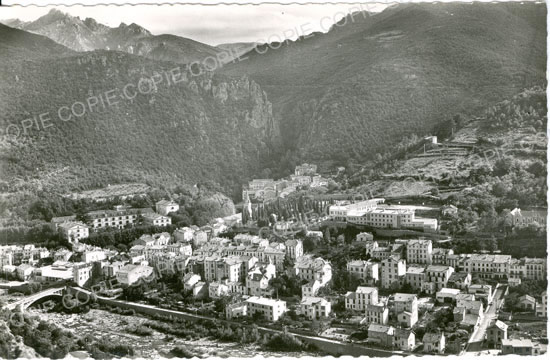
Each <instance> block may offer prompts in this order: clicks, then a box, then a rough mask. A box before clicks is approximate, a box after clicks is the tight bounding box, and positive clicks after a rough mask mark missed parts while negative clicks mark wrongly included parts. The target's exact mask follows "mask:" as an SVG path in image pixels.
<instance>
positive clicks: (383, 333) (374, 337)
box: [367, 323, 395, 348]
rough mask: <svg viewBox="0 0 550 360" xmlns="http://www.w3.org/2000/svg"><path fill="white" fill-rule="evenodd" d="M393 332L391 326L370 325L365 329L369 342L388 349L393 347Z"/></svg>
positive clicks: (393, 329)
mask: <svg viewBox="0 0 550 360" xmlns="http://www.w3.org/2000/svg"><path fill="white" fill-rule="evenodd" d="M394 331H395V328H394V327H393V326H386V325H381V324H376V323H371V324H370V325H369V327H368V329H367V334H368V338H369V340H370V341H371V342H373V343H376V344H378V345H379V346H382V347H385V348H390V347H392V346H393V338H394Z"/></svg>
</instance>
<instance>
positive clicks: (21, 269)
mask: <svg viewBox="0 0 550 360" xmlns="http://www.w3.org/2000/svg"><path fill="white" fill-rule="evenodd" d="M33 271H34V267H32V266H31V265H29V264H21V265H19V266H18V267H17V268H16V273H17V278H18V279H19V280H22V281H26V280H29V279H30V277H31V276H32V273H33Z"/></svg>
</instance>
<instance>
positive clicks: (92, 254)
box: [81, 249, 107, 263]
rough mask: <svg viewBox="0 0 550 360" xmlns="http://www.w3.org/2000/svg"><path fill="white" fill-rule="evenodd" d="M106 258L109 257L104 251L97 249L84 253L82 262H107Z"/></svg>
mask: <svg viewBox="0 0 550 360" xmlns="http://www.w3.org/2000/svg"><path fill="white" fill-rule="evenodd" d="M106 257H107V256H106V255H105V251H104V250H101V249H97V250H88V251H84V252H83V253H82V257H81V259H82V262H85V263H91V262H96V261H101V260H105V258H106Z"/></svg>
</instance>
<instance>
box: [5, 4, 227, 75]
mask: <svg viewBox="0 0 550 360" xmlns="http://www.w3.org/2000/svg"><path fill="white" fill-rule="evenodd" d="M5 24H6V25H8V26H10V25H12V27H16V28H18V29H20V30H25V31H29V32H32V33H35V34H39V35H44V36H47V37H49V38H50V39H52V40H54V41H56V42H57V43H59V44H61V45H64V46H66V47H68V48H70V49H72V50H74V51H79V52H82V51H93V50H119V51H124V52H127V53H130V54H135V55H140V56H144V57H149V58H152V59H156V60H166V61H173V62H177V63H182V64H184V63H191V62H195V61H197V62H200V61H202V60H204V58H206V57H208V56H214V57H215V56H216V54H217V53H218V52H219V49H217V48H216V47H213V46H210V45H207V44H203V43H201V42H198V41H195V40H192V39H187V38H184V37H181V36H177V35H171V34H161V35H153V34H152V33H151V32H150V31H149V30H147V29H145V28H144V27H142V26H140V25H138V24H136V23H131V24H130V25H127V24H125V23H121V24H120V25H119V26H118V27H109V26H107V25H104V24H101V23H99V22H98V21H97V20H95V19H93V18H86V19H84V20H81V19H80V17H77V16H71V15H69V14H67V13H64V12H62V11H60V10H57V9H55V8H54V9H51V10H50V11H49V12H48V13H47V14H46V15H44V16H42V17H40V18H38V19H37V20H35V21H31V22H22V21H20V20H18V19H11V20H8V21H5Z"/></svg>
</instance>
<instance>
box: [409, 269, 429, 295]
mask: <svg viewBox="0 0 550 360" xmlns="http://www.w3.org/2000/svg"><path fill="white" fill-rule="evenodd" d="M425 278H426V274H425V269H424V268H423V267H419V266H409V267H408V268H407V272H406V273H405V283H406V284H409V285H410V286H411V287H412V289H413V290H414V291H418V292H420V291H422V284H423V283H424V279H425Z"/></svg>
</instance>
